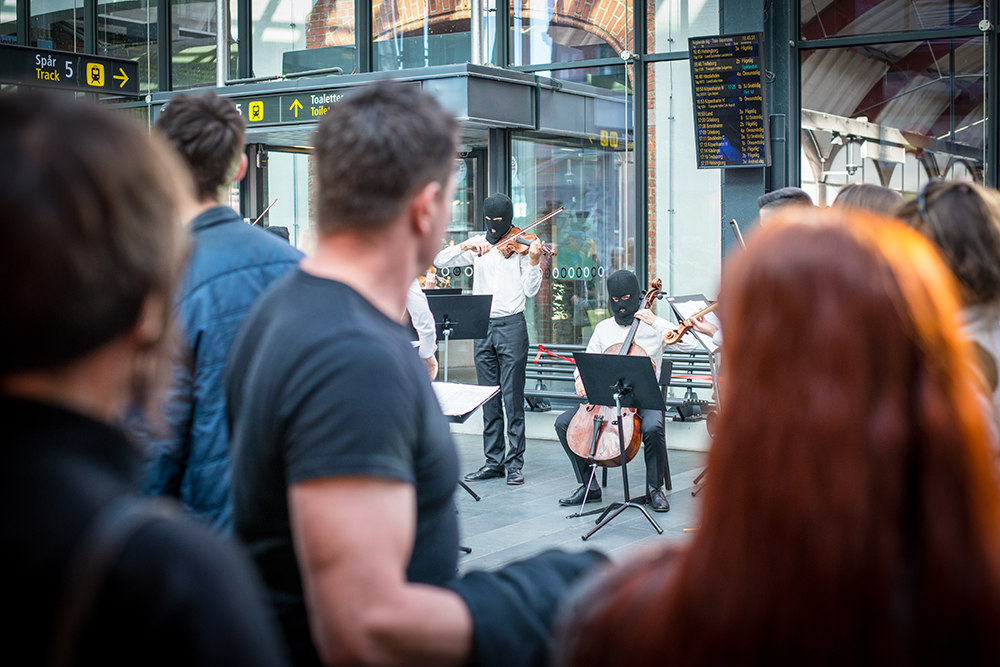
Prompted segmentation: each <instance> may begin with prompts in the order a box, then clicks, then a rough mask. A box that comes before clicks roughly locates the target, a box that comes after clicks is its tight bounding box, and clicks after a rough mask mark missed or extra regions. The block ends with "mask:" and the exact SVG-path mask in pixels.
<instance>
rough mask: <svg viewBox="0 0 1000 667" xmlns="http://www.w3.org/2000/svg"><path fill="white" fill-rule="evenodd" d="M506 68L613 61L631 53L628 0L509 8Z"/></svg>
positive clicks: (520, 3) (516, 2)
mask: <svg viewBox="0 0 1000 667" xmlns="http://www.w3.org/2000/svg"><path fill="white" fill-rule="evenodd" d="M510 18H511V31H510V49H511V51H510V57H511V64H512V65H514V66H520V65H545V64H548V63H562V62H572V61H574V60H588V59H591V58H614V57H617V56H618V55H619V54H620V53H621V52H622V51H624V50H626V49H627V50H629V51H632V50H633V47H632V44H633V41H634V40H633V34H632V22H633V17H632V0H595V1H594V2H588V3H577V2H575V1H574V0H555V2H547V3H538V4H536V3H529V2H526V1H525V0H511V3H510Z"/></svg>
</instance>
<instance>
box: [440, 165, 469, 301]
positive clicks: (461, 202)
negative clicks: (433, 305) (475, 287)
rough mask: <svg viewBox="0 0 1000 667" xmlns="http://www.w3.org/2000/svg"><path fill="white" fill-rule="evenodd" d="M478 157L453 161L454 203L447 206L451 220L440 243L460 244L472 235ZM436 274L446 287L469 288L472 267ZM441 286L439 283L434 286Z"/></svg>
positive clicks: (445, 269)
mask: <svg viewBox="0 0 1000 667" xmlns="http://www.w3.org/2000/svg"><path fill="white" fill-rule="evenodd" d="M478 170H479V160H478V159H476V158H474V157H467V158H459V159H457V160H455V185H456V186H457V187H456V189H455V202H454V204H452V208H451V222H450V223H449V224H448V228H447V229H446V230H445V234H444V245H445V246H449V245H453V244H456V243H461V242H462V241H464V240H466V239H467V238H469V237H470V236H475V235H476V233H477V232H476V222H477V221H476V220H475V217H474V216H475V210H476V183H477V182H478V180H477V176H478ZM438 275H439V276H440V277H441V278H442V279H447V280H448V281H449V282H450V283H451V284H450V285H447V287H452V288H455V287H460V288H462V289H472V267H471V266H456V267H452V268H444V269H438ZM444 286H445V285H443V284H439V285H438V287H444Z"/></svg>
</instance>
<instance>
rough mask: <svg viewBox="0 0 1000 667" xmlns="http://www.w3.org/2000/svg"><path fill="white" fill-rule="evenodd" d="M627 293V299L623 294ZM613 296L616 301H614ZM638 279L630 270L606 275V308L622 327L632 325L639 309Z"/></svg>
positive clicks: (640, 299)
mask: <svg viewBox="0 0 1000 667" xmlns="http://www.w3.org/2000/svg"><path fill="white" fill-rule="evenodd" d="M626 295H628V298H627V299H623V298H622V297H623V296H626ZM615 297H617V298H618V301H615V299H614V298H615ZM641 301H642V297H641V296H640V295H639V279H638V278H636V277H635V274H634V273H632V272H631V271H615V272H614V273H612V274H611V275H610V276H609V277H608V308H610V309H611V314H612V315H614V317H615V322H617V323H618V324H620V325H621V326H623V327H629V326H632V322H633V321H634V320H635V314H636V313H637V312H638V311H639V303H640V302H641Z"/></svg>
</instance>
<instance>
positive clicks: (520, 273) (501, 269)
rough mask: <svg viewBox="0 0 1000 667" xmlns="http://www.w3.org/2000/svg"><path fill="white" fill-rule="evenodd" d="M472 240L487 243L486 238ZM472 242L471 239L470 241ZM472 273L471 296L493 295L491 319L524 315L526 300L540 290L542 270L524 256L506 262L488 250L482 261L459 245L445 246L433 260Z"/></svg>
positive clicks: (515, 255)
mask: <svg viewBox="0 0 1000 667" xmlns="http://www.w3.org/2000/svg"><path fill="white" fill-rule="evenodd" d="M473 238H476V239H481V240H482V241H484V242H485V241H486V237H485V236H475V237H473ZM470 240H471V239H470ZM469 264H471V265H472V266H473V268H474V269H475V272H476V274H475V278H474V279H473V281H472V293H473V294H492V295H493V305H492V306H491V307H490V317H504V316H506V315H514V314H515V313H523V312H524V302H525V299H527V298H531V297H533V296H535V295H536V294H538V288H539V287H541V286H542V267H541V265H540V264H539V265H538V266H532V265H531V262H530V260H529V259H528V256H527V255H518V254H516V253H515V254H513V255H511V256H510V257H509V258H507V259H504V256H503V255H502V254H501V253H500V251H498V250H495V249H494V250H490V251H489V252H488V253H486V254H485V255H483V256H482V257H480V256H478V255H476V253H475V251H473V250H462V247H461V245H458V244H456V245H452V246H448V247H447V248H445V249H444V250H442V251H441V252H439V253H438V254H437V257H435V258H434V265H435V266H440V267H442V268H444V267H453V266H468V265H469Z"/></svg>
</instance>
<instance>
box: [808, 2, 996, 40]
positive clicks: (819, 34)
mask: <svg viewBox="0 0 1000 667" xmlns="http://www.w3.org/2000/svg"><path fill="white" fill-rule="evenodd" d="M984 18H986V3H985V2H983V1H982V0H866V1H865V2H844V0H800V5H799V20H800V22H801V25H800V34H801V38H802V39H826V38H829V37H848V36H853V35H870V34H877V33H887V32H912V31H914V30H938V29H944V28H954V27H959V26H966V27H972V26H975V25H976V24H978V23H979V21H981V20H982V19H984Z"/></svg>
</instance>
